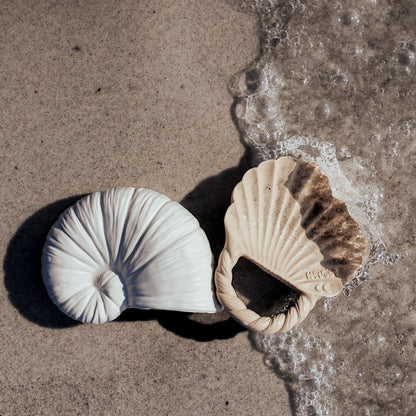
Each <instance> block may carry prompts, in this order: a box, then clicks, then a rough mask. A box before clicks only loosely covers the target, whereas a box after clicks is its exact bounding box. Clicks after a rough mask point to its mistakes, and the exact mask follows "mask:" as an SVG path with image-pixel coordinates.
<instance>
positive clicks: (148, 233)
mask: <svg viewBox="0 0 416 416" xmlns="http://www.w3.org/2000/svg"><path fill="white" fill-rule="evenodd" d="M170 202H172V201H171V200H170V199H169V200H168V201H165V202H163V204H162V205H161V206H159V207H158V208H157V211H156V213H155V214H154V215H153V217H152V218H151V219H150V221H149V222H148V223H147V225H146V227H145V229H144V230H142V231H141V233H138V235H139V238H138V239H137V241H136V243H135V245H134V248H133V249H132V250H131V253H130V255H129V256H128V258H127V259H123V264H130V263H132V262H135V261H137V260H135V259H136V257H138V258H140V257H141V255H142V254H143V250H142V247H143V245H144V244H145V241H146V240H150V239H151V238H152V237H153V236H154V234H155V233H157V232H158V231H159V227H160V224H161V222H162V223H163V221H162V220H161V218H160V217H159V213H160V211H161V210H162V209H163V207H165V206H166V205H168V204H169V203H170ZM157 223H159V224H158V225H157V226H156V228H155V224H157ZM123 270H124V269H123ZM123 273H124V271H123ZM129 275H130V274H129ZM130 276H131V275H130ZM126 279H127V276H126Z"/></svg>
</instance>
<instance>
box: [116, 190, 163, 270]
mask: <svg viewBox="0 0 416 416" xmlns="http://www.w3.org/2000/svg"><path fill="white" fill-rule="evenodd" d="M142 190H143V189H142V188H141V189H139V190H138V191H142ZM153 202H155V199H154V197H153V194H150V193H149V194H148V193H143V192H136V193H135V195H134V196H133V198H132V204H133V205H132V206H131V207H130V209H131V211H130V214H131V215H129V217H130V216H131V217H133V218H134V221H133V219H131V220H130V221H129V225H130V227H131V228H129V231H130V233H131V236H130V238H129V241H128V243H129V244H127V245H126V244H125V243H126V242H127V241H126V240H124V241H123V246H124V245H126V248H125V249H124V250H123V249H121V250H120V251H119V256H118V263H119V264H118V267H120V268H121V269H124V267H123V266H122V265H123V264H128V263H130V261H131V259H132V257H133V256H134V255H135V253H136V251H137V250H139V247H140V245H141V244H142V242H143V240H144V238H145V235H146V233H147V232H148V230H149V227H150V226H151V222H152V218H153V217H150V216H149V215H148V211H149V210H150V209H151V206H152V203H153ZM166 202H167V201H165V202H164V203H166ZM158 209H160V206H159V207H158ZM147 218H149V220H148V221H147ZM139 219H140V220H139ZM126 222H127V221H126ZM126 231H127V229H126ZM126 256H127V257H126Z"/></svg>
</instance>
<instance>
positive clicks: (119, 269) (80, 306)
mask: <svg viewBox="0 0 416 416" xmlns="http://www.w3.org/2000/svg"><path fill="white" fill-rule="evenodd" d="M42 275H43V281H44V283H45V285H46V288H47V290H48V293H49V296H50V297H51V299H52V300H53V302H54V303H55V304H56V305H57V306H58V307H59V309H61V310H62V311H63V312H64V313H66V314H67V315H69V316H70V317H71V318H74V319H77V320H80V321H82V322H90V323H101V322H105V321H109V320H113V319H115V318H116V317H117V316H118V315H119V314H120V313H121V312H122V311H123V310H124V309H126V308H140V309H165V310H176V311H187V312H216V311H219V310H221V307H220V305H219V304H218V302H217V301H216V299H215V295H214V291H213V282H212V253H211V249H210V246H209V243H208V240H207V238H206V235H205V233H204V232H203V230H202V229H201V228H200V226H199V223H198V221H197V220H196V219H195V218H194V217H193V215H192V214H190V213H189V212H188V211H187V210H186V209H185V208H183V207H182V206H181V205H179V204H178V203H176V202H173V201H171V200H170V199H169V198H168V197H167V196H164V195H162V194H159V193H157V192H155V191H151V190H147V189H134V188H120V189H109V190H107V191H105V192H96V193H93V194H91V195H89V196H87V197H85V198H83V199H81V200H79V201H78V202H77V203H76V204H75V205H73V206H72V207H70V208H68V209H67V210H66V211H65V212H64V213H63V214H62V215H61V216H60V218H59V219H58V221H57V222H56V223H55V225H54V226H53V227H52V229H51V230H50V232H49V234H48V237H47V240H46V244H45V247H44V250H43V255H42Z"/></svg>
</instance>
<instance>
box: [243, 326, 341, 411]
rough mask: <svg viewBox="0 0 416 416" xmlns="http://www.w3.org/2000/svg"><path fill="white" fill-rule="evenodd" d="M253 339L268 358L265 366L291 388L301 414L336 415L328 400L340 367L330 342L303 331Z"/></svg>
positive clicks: (259, 335)
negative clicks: (332, 381) (332, 377)
mask: <svg viewBox="0 0 416 416" xmlns="http://www.w3.org/2000/svg"><path fill="white" fill-rule="evenodd" d="M250 336H251V339H252V342H253V344H254V346H255V347H256V348H257V349H258V350H259V351H261V352H262V353H263V354H264V362H265V364H266V365H267V366H269V367H271V368H272V369H273V370H274V371H275V372H276V373H277V374H278V375H279V377H281V378H282V379H284V380H285V383H286V386H287V388H288V389H289V390H291V392H292V393H293V394H294V395H295V397H296V403H295V407H296V412H297V413H298V414H301V415H315V416H330V415H334V414H336V409H334V408H333V407H332V405H331V402H330V401H329V400H327V397H326V395H327V394H329V393H330V392H331V391H333V389H334V385H332V384H331V383H330V381H329V379H328V377H329V376H330V375H331V374H333V373H334V372H335V366H336V364H335V360H334V353H333V351H332V347H331V344H330V343H329V342H325V341H321V340H320V339H319V338H317V337H314V336H310V335H308V334H307V333H306V332H305V331H303V330H302V329H298V330H292V331H290V332H288V333H284V334H276V335H262V334H256V333H252V334H251V335H250Z"/></svg>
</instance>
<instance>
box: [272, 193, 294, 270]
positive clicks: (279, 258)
mask: <svg viewBox="0 0 416 416" xmlns="http://www.w3.org/2000/svg"><path fill="white" fill-rule="evenodd" d="M289 201H290V200H289ZM288 206H290V210H289V212H290V213H289V215H288V216H287V218H286V222H285V224H284V226H283V228H281V230H280V233H281V234H280V235H281V237H280V240H283V243H282V244H280V248H279V250H278V251H277V250H276V249H275V250H274V252H273V259H274V260H275V264H276V265H277V264H280V265H283V263H284V262H285V261H286V260H287V257H288V256H289V255H290V254H291V251H292V250H294V249H295V247H294V246H293V245H292V244H291V240H292V236H293V234H294V233H293V231H292V233H291V232H290V230H291V228H292V227H293V225H295V224H296V223H299V224H300V221H299V218H296V217H297V216H298V215H299V213H298V209H297V208H298V207H297V204H296V201H293V203H290V204H288ZM291 234H292V235H291ZM277 247H278V245H276V248H277ZM279 269H281V270H283V267H282V266H280V267H279Z"/></svg>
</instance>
